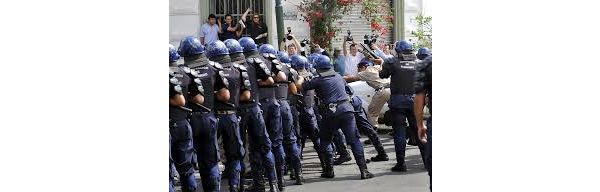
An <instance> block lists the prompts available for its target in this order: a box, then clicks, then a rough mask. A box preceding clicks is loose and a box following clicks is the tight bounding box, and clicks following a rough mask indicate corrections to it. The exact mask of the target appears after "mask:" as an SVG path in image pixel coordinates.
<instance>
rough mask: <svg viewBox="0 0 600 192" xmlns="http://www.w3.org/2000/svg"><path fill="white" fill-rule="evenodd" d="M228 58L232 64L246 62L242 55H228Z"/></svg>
mask: <svg viewBox="0 0 600 192" xmlns="http://www.w3.org/2000/svg"><path fill="white" fill-rule="evenodd" d="M229 58H231V60H232V61H233V62H242V61H245V60H246V57H245V56H244V54H242V53H233V54H229Z"/></svg>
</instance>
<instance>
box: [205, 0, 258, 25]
mask: <svg viewBox="0 0 600 192" xmlns="http://www.w3.org/2000/svg"><path fill="white" fill-rule="evenodd" d="M210 7H211V9H210V10H211V13H214V14H215V15H216V16H217V17H224V16H225V15H227V14H231V15H232V16H233V19H234V20H235V21H237V20H239V19H240V17H241V16H242V15H243V14H244V12H246V9H248V7H252V12H250V13H249V14H248V17H250V16H252V15H254V14H258V15H260V16H261V17H262V16H263V15H264V3H263V0H212V1H211V2H210ZM246 19H247V21H251V20H252V19H251V18H246ZM263 19H264V18H263Z"/></svg>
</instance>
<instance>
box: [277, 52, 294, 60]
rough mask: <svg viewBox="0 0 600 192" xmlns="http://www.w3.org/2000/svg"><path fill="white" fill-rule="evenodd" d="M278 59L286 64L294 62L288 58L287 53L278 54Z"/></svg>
mask: <svg viewBox="0 0 600 192" xmlns="http://www.w3.org/2000/svg"><path fill="white" fill-rule="evenodd" d="M277 58H278V59H279V61H281V62H284V63H290V62H292V61H291V60H290V57H289V56H288V53H287V52H285V51H279V52H277Z"/></svg>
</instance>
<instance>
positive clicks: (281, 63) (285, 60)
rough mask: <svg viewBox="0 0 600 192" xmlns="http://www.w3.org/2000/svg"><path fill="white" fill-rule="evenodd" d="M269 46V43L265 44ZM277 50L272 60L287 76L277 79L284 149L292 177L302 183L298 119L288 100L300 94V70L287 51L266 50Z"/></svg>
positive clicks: (299, 183)
mask: <svg viewBox="0 0 600 192" xmlns="http://www.w3.org/2000/svg"><path fill="white" fill-rule="evenodd" d="M263 46H265V47H268V45H263ZM263 46H261V47H263ZM272 51H275V53H276V54H277V58H278V59H277V58H275V59H273V60H272V62H273V63H275V64H276V67H281V69H280V70H281V71H283V72H284V74H285V75H286V76H287V79H286V80H283V81H276V82H275V83H276V84H277V88H276V91H275V96H276V97H277V100H278V101H279V104H280V105H281V106H280V107H279V109H280V111H281V117H282V118H281V122H282V123H281V125H282V128H283V143H284V151H285V154H286V157H287V159H288V161H287V162H288V166H290V167H291V168H292V171H293V174H292V176H293V177H292V178H293V179H295V180H296V183H295V184H296V185H302V182H303V180H304V178H303V177H302V162H301V161H300V147H299V146H298V133H297V129H296V128H295V127H297V123H296V122H297V121H294V119H297V118H294V115H293V113H292V108H291V106H290V103H289V101H288V98H293V97H295V95H296V94H298V89H297V86H296V82H297V81H298V78H299V76H298V72H297V71H296V70H294V69H293V68H292V67H291V65H290V64H289V62H290V58H289V56H288V55H287V53H285V52H277V50H275V49H274V48H273V49H268V50H265V53H266V52H269V53H273V52H272ZM289 95H291V97H289Z"/></svg>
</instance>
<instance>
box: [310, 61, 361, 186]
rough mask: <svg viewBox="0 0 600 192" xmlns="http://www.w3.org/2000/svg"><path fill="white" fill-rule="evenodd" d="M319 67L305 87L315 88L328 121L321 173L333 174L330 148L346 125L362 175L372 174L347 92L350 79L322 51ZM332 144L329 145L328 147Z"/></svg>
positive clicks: (323, 134)
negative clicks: (346, 78)
mask: <svg viewBox="0 0 600 192" xmlns="http://www.w3.org/2000/svg"><path fill="white" fill-rule="evenodd" d="M315 68H317V73H318V76H317V77H315V78H313V79H312V80H310V81H306V82H304V84H303V85H302V86H301V89H305V90H310V89H314V90H315V92H316V94H317V96H318V97H319V99H320V101H321V103H320V105H319V112H320V114H321V115H322V116H323V119H327V120H326V121H322V122H321V126H320V128H321V129H320V140H321V152H322V153H324V155H325V157H324V161H325V162H324V163H323V164H324V167H323V174H321V177H325V178H333V177H335V174H334V172H333V165H332V161H333V154H332V153H331V151H330V150H329V149H330V148H329V147H330V144H331V141H332V138H333V134H334V133H335V132H336V131H337V130H338V129H342V131H343V133H344V134H345V135H346V138H347V140H348V142H349V145H350V146H351V148H352V153H353V154H354V158H355V159H356V163H357V165H358V167H359V170H360V172H361V178H362V179H368V178H372V177H373V174H371V173H370V172H369V171H368V170H367V164H366V161H365V157H364V149H363V146H362V143H361V142H360V140H359V137H360V136H359V135H358V134H357V129H356V122H355V119H354V114H353V112H354V108H353V107H352V105H351V104H350V102H349V97H348V94H346V90H345V84H346V82H345V81H344V79H343V78H342V76H340V75H339V74H338V73H337V72H335V71H334V70H333V66H332V64H331V60H330V59H329V57H327V56H324V55H320V56H318V57H317V58H316V59H315ZM328 148H329V149H328Z"/></svg>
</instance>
